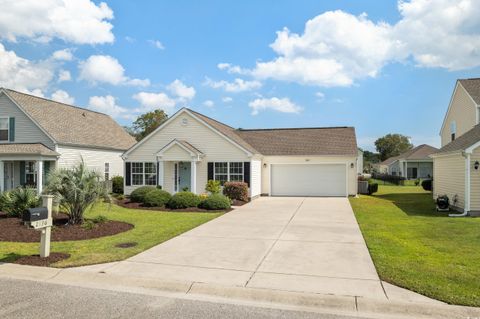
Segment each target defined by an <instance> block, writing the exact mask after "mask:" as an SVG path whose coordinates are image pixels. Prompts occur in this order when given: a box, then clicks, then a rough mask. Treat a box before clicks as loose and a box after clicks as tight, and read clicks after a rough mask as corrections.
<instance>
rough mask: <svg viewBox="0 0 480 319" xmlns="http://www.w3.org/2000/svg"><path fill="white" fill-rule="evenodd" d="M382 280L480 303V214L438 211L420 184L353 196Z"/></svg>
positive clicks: (466, 302) (440, 297)
mask: <svg viewBox="0 0 480 319" xmlns="http://www.w3.org/2000/svg"><path fill="white" fill-rule="evenodd" d="M350 202H351V204H352V207H353V210H354V212H355V215H356V217H357V220H358V223H359V224H360V228H361V230H362V233H363V236H364V237H365V240H366V242H367V246H368V248H369V250H370V254H371V255H372V258H373V261H374V263H375V266H376V268H377V271H378V273H379V275H380V278H381V279H382V280H385V281H387V282H390V283H392V284H395V285H397V286H400V287H404V288H407V289H410V290H413V291H416V292H418V293H420V294H423V295H425V296H428V297H431V298H435V299H438V300H441V301H444V302H447V303H450V304H458V305H467V306H476V307H479V306H480V218H453V217H448V216H447V214H446V213H438V212H436V211H435V204H434V201H433V200H432V196H431V194H430V193H428V192H425V191H424V190H423V189H422V188H421V187H415V186H383V185H380V186H379V192H378V193H376V194H375V195H374V196H361V197H359V198H352V199H351V200H350Z"/></svg>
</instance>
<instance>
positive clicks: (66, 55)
mask: <svg viewBox="0 0 480 319" xmlns="http://www.w3.org/2000/svg"><path fill="white" fill-rule="evenodd" d="M52 57H53V59H54V60H58V61H71V60H72V59H73V53H72V50H71V49H63V50H57V51H55V52H53V54H52Z"/></svg>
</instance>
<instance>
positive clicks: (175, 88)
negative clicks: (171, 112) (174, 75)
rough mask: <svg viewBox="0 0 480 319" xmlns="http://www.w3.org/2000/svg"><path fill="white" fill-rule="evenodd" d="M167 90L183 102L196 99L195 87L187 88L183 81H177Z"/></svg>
mask: <svg viewBox="0 0 480 319" xmlns="http://www.w3.org/2000/svg"><path fill="white" fill-rule="evenodd" d="M167 89H168V90H169V91H170V93H172V94H173V95H175V96H177V97H179V98H180V99H181V100H182V101H186V100H191V99H193V98H194V97H195V94H196V91H195V88H194V87H193V86H186V85H185V84H184V83H183V82H182V81H180V80H178V79H176V80H175V81H173V82H172V83H170V84H169V85H168V86H167Z"/></svg>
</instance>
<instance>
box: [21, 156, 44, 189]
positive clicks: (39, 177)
mask: <svg viewBox="0 0 480 319" xmlns="http://www.w3.org/2000/svg"><path fill="white" fill-rule="evenodd" d="M36 166H37V167H36V168H37V192H38V194H41V193H42V191H43V161H37V162H36ZM25 171H26V170H25ZM26 175H27V174H26V173H25V179H26Z"/></svg>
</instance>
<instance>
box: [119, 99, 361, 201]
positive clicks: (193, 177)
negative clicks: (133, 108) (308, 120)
mask: <svg viewBox="0 0 480 319" xmlns="http://www.w3.org/2000/svg"><path fill="white" fill-rule="evenodd" d="M358 154H359V153H358V149H357V141H356V136H355V130H354V128H352V127H334V128H291V129H253V130H245V129H234V128H232V127H230V126H228V125H226V124H223V123H221V122H218V121H216V120H214V119H212V118H209V117H207V116H205V115H202V114H200V113H197V112H195V111H193V110H190V109H187V108H183V109H181V110H179V111H178V112H177V113H175V114H174V115H173V116H172V117H170V118H169V119H168V120H167V121H166V122H165V123H164V124H162V125H161V126H160V127H159V128H157V129H156V130H155V131H154V132H152V133H151V134H149V135H148V136H147V137H145V138H144V139H143V140H142V141H140V142H139V143H137V144H136V145H134V146H133V147H132V148H131V149H129V150H128V151H127V152H125V154H124V156H123V157H124V159H125V193H126V194H130V193H131V192H132V191H133V190H134V189H136V188H138V187H140V186H144V185H160V186H162V188H163V189H165V190H167V191H168V192H171V193H175V192H178V191H181V190H186V189H188V190H189V191H192V192H194V193H203V192H205V184H206V183H207V181H208V180H218V181H220V182H222V183H223V182H226V181H244V182H246V183H247V184H248V185H249V192H250V197H252V198H255V197H257V196H260V195H271V196H348V195H356V194H357V160H358Z"/></svg>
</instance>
